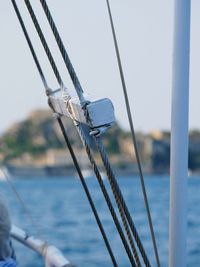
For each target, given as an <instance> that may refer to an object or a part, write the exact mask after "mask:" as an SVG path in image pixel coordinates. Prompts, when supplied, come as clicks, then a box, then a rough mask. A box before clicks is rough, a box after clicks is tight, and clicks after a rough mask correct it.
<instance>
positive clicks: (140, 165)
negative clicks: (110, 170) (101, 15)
mask: <svg viewBox="0 0 200 267" xmlns="http://www.w3.org/2000/svg"><path fill="white" fill-rule="evenodd" d="M106 3H107V9H108V14H109V20H110V25H111V30H112V35H113V40H114V45H115V52H116V56H117V62H118V67H119V72H120V77H121V83H122V88H123V93H124V99H125V103H126V109H127V114H128V120H129V125H130V129H131V135H132V141H133V145H134V149H135V155H136V160H137V164H138V169H139V175H140V181H141V187H142V192H143V197H144V203H145V208H146V212H147V217H148V223H149V228H150V232H151V238H152V242H153V248H154V254H155V258H156V262H157V266H158V267H160V260H159V254H158V248H157V244H156V238H155V233H154V228H153V222H152V218H151V212H150V207H149V203H148V197H147V192H146V187H145V182H144V175H143V171H142V164H141V160H140V155H139V151H138V147H137V140H136V135H135V130H134V125H133V119H132V114H131V109H130V104H129V98H128V93H127V88H126V82H125V77H124V72H123V67H122V62H121V56H120V52H119V46H118V42H117V37H116V31H115V27H114V22H113V18H112V12H111V7H110V2H109V0H106Z"/></svg>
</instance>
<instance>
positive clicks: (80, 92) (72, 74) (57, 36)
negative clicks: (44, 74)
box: [40, 0, 84, 103]
mask: <svg viewBox="0 0 200 267" xmlns="http://www.w3.org/2000/svg"><path fill="white" fill-rule="evenodd" d="M40 3H41V5H42V7H43V10H44V12H45V14H46V17H47V19H48V22H49V24H50V27H51V29H52V32H53V34H54V37H55V39H56V42H57V44H58V47H59V49H60V52H61V54H62V56H63V59H64V62H65V65H66V67H67V70H68V72H69V75H70V77H71V79H72V82H73V84H74V87H75V89H76V92H77V95H78V97H79V99H80V102H81V103H84V98H83V89H82V87H81V84H80V82H79V79H78V76H77V75H76V72H75V70H74V68H73V65H72V63H71V61H70V58H69V56H68V54H67V51H66V49H65V46H64V44H63V42H62V39H61V37H60V34H59V32H58V30H57V27H56V25H55V23H54V20H53V18H52V16H51V13H50V10H49V8H48V6H47V3H46V1H43V0H40Z"/></svg>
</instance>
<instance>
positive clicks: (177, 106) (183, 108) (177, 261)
mask: <svg viewBox="0 0 200 267" xmlns="http://www.w3.org/2000/svg"><path fill="white" fill-rule="evenodd" d="M190 6H191V3H190V0H175V20H174V60H173V86H172V122H171V127H172V131H171V169H170V228H169V235H170V236H169V267H186V236H187V235H186V231H187V176H188V106H189V54H190Z"/></svg>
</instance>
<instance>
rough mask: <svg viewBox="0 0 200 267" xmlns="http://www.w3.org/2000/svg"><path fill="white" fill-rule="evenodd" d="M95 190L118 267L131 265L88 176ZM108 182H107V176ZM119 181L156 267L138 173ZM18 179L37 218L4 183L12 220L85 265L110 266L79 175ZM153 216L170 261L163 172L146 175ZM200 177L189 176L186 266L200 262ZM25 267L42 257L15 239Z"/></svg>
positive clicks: (94, 188) (35, 266)
mask: <svg viewBox="0 0 200 267" xmlns="http://www.w3.org/2000/svg"><path fill="white" fill-rule="evenodd" d="M86 182H87V184H88V186H89V188H90V189H91V192H92V196H93V198H94V200H95V204H96V207H97V209H98V211H99V214H100V217H101V219H102V221H103V223H104V226H105V230H106V232H107V234H108V238H109V240H110V243H111V245H112V248H113V251H114V253H115V255H116V258H117V260H118V262H119V266H120V267H128V266H130V264H129V262H128V261H127V258H126V254H125V251H124V249H123V247H122V244H121V241H120V240H119V237H118V234H117V232H116V230H115V226H114V224H113V222H112V218H111V217H110V215H109V211H108V209H107V207H106V205H105V201H104V199H103V197H102V194H101V192H100V190H99V187H98V185H97V183H96V181H95V178H88V179H87V180H86ZM105 183H106V185H107V186H108V182H107V181H105ZM119 183H120V186H121V189H122V192H123V194H124V197H125V199H126V201H127V205H128V207H129V209H130V211H131V214H132V216H133V219H134V221H135V224H136V226H137V228H138V232H139V233H140V236H141V239H142V241H143V244H144V247H145V249H146V250H147V254H148V255H149V258H150V261H151V262H152V266H155V261H154V257H153V249H152V243H151V238H150V233H149V229H148V222H147V217H146V213H145V209H144V204H143V197H142V194H141V188H140V183H139V180H138V177H132V178H131V177H127V178H123V177H121V178H119ZM14 184H15V186H16V188H17V190H18V192H19V193H20V195H21V197H22V198H23V200H24V201H25V202H26V206H27V209H28V210H29V211H30V213H31V215H32V217H33V218H34V221H35V225H34V226H33V225H32V224H31V222H30V220H29V218H28V217H27V215H26V214H25V213H24V211H23V208H22V207H21V205H20V204H19V202H18V200H17V199H16V197H15V195H14V194H13V192H12V191H11V189H10V188H9V186H8V185H7V184H6V183H4V182H2V183H0V187H1V193H3V194H4V196H5V198H6V199H7V202H8V204H9V207H10V210H11V213H12V220H13V223H15V224H16V225H18V226H20V227H21V228H23V229H25V230H27V231H29V232H30V233H33V234H36V233H37V232H38V233H39V237H40V238H42V239H45V240H47V241H48V242H49V243H52V244H54V245H56V246H57V247H58V248H59V249H61V250H62V251H63V252H64V254H65V255H66V256H67V258H68V259H69V260H70V261H71V262H72V263H73V264H75V265H77V266H81V267H84V266H85V267H86V266H87V267H94V266H103V267H108V266H112V264H111V261H110V258H109V256H108V253H107V251H106V248H105V246H104V242H103V240H102V238H101V235H100V232H99V229H98V227H97V225H96V222H95V219H94V216H93V214H92V212H91V209H90V207H89V205H88V202H87V199H86V197H85V194H84V192H83V190H82V187H81V184H80V182H79V180H78V179H74V178H67V179H58V178H53V179H52V178H51V179H43V180H41V179H37V178H36V179H31V180H22V179H21V180H15V181H14ZM146 186H147V192H148V196H149V202H150V207H151V211H152V218H153V222H154V227H155V232H156V238H157V243H158V249H159V254H160V259H161V266H162V267H166V266H167V261H168V220H169V178H168V177H165V176H157V177H156V176H149V177H146ZM199 192H200V177H192V178H190V179H189V210H188V225H189V230H188V266H189V267H196V266H200V194H199ZM14 245H15V248H16V253H17V257H18V263H19V266H21V267H42V266H44V264H43V261H42V260H41V259H40V257H39V256H38V255H37V254H35V253H34V252H31V251H29V250H28V249H26V248H24V247H22V246H21V245H19V244H16V243H15V244H14Z"/></svg>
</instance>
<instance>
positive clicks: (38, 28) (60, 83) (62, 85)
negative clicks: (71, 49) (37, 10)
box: [24, 0, 64, 89]
mask: <svg viewBox="0 0 200 267" xmlns="http://www.w3.org/2000/svg"><path fill="white" fill-rule="evenodd" d="M24 2H25V4H26V7H27V9H28V11H29V14H30V16H31V19H32V21H33V23H34V26H35V28H36V30H37V33H38V36H39V38H40V41H41V43H42V45H43V48H44V50H45V52H46V54H47V57H48V59H49V62H50V64H51V66H52V69H53V72H54V74H55V76H56V79H57V81H58V83H59V85H60V87H61V89H63V88H64V83H63V81H62V78H61V76H60V73H59V71H58V68H57V67H56V63H55V61H54V59H53V56H52V54H51V51H50V49H49V46H48V44H47V42H46V40H45V37H44V34H43V32H42V30H41V27H40V25H39V23H38V21H37V19H36V16H35V14H34V11H33V9H32V6H31V4H30V2H29V1H28V0H24Z"/></svg>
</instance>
